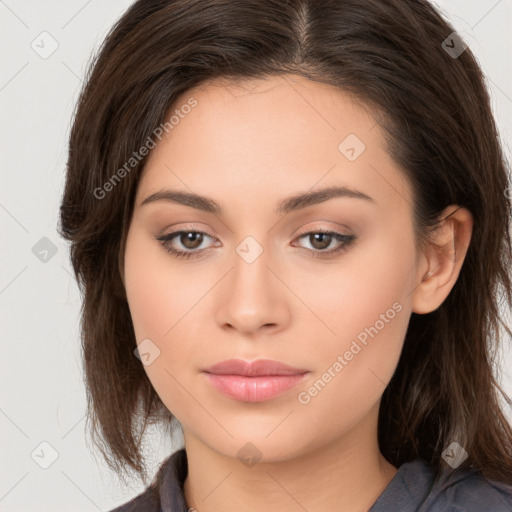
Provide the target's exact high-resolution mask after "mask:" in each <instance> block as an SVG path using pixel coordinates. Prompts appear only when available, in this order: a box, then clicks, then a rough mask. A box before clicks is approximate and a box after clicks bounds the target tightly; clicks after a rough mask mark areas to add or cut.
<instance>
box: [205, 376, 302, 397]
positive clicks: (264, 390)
mask: <svg viewBox="0 0 512 512" xmlns="http://www.w3.org/2000/svg"><path fill="white" fill-rule="evenodd" d="M204 374H205V375H206V376H207V378H208V380H209V381H210V383H211V384H212V385H213V386H214V387H215V388H216V389H218V390H219V391H221V392H222V393H224V394H225V395H227V396H229V397H231V398H234V399H236V400H241V401H243V402H264V401H265V400H270V399H271V398H274V397H276V396H278V395H280V394H282V393H284V392H285V391H287V390H288V389H291V388H293V387H294V386H296V385H297V384H298V383H299V382H301V381H302V380H304V377H305V376H306V375H307V373H301V374H295V375H261V376H259V377H244V376H242V375H218V374H214V373H207V372H204Z"/></svg>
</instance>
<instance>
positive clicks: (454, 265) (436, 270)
mask: <svg viewBox="0 0 512 512" xmlns="http://www.w3.org/2000/svg"><path fill="white" fill-rule="evenodd" d="M440 218H441V220H440V223H439V225H438V226H437V227H436V228H435V229H434V230H433V231H432V233H431V235H430V242H429V243H428V245H427V247H426V249H425V250H424V253H423V254H422V265H421V266H419V271H418V281H419V285H418V286H416V288H415V290H414V294H413V302H412V311H413V312H414V313H418V314H425V313H430V312H432V311H435V310H436V309H437V308H438V307H439V306H440V305H441V304H442V303H443V302H444V300H445V299H446V297H447V296H448V294H449V293H450V291H451V290H452V288H453V286H454V285H455V283H456V281H457V278H458V277H459V273H460V270H461V268H462V264H463V262H464V258H465V257H466V254H467V250H468V247H469V243H470V241H471V233H472V229H473V216H472V215H471V213H470V212H469V210H467V209H466V208H462V207H457V206H454V205H452V206H449V207H448V208H446V209H445V210H444V211H443V213H442V215H441V217H440ZM420 267H421V268H420ZM425 267H426V269H427V270H426V271H425Z"/></svg>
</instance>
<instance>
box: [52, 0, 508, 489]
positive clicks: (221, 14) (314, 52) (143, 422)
mask: <svg viewBox="0 0 512 512" xmlns="http://www.w3.org/2000/svg"><path fill="white" fill-rule="evenodd" d="M452 32H454V29H453V27H452V26H451V25H450V24H449V23H447V21H445V20H444V19H443V17H442V16H441V15H440V14H439V13H438V12H437V11H436V10H435V9H434V8H433V6H432V5H431V4H430V3H428V2H427V1H426V0H139V1H137V2H135V3H134V4H133V5H132V6H131V7H130V8H129V9H128V11H127V12H126V13H125V14H124V15H123V16H122V17H121V18H120V20H119V21H118V22H117V23H116V25H115V26H114V27H113V28H112V30H111V32H110V33H109V35H108V36H107V38H106V40H105V41H104V43H103V46H102V48H101V49H100V51H99V52H98V54H97V56H96V58H95V60H94V61H93V63H92V64H91V67H90V69H89V74H88V76H87V79H86V82H85V85H84V87H83V90H82V92H81V96H80V99H79V102H78V105H77V109H76V112H75V116H74V122H73V126H72V130H71V134H70V140H69V159H68V162H67V175H66V185H65V190H64V194H63V199H62V205H61V209H60V213H61V217H60V226H59V230H60V233H61V235H62V236H63V237H65V238H66V239H67V240H69V241H70V242H71V260H72V264H73V268H74V271H75V274H76V277H77V280H78V282H79V285H80V289H81V291H82V293H83V307H82V317H81V336H82V351H83V360H84V366H85V380H86V386H87V394H88V417H89V419H90V420H91V421H92V433H93V437H95V441H96V443H97V445H98V447H99V448H100V449H101V452H102V454H103V455H104V456H105V458H106V461H107V463H108V464H109V467H111V468H112V469H114V470H116V471H117V472H118V473H121V472H122V471H131V470H135V471H136V472H137V473H138V474H139V476H141V478H143V479H145V478H146V469H145V467H146V466H145V459H144V457H143V455H142V453H141V449H140V446H141V445H140V443H141V441H142V439H143V436H144V432H145V429H146V426H147V425H148V424H150V423H152V422H155V424H158V422H161V424H163V425H164V426H166V427H168V428H169V429H170V431H171V430H172V426H171V425H173V424H176V419H175V418H174V417H173V416H172V414H171V413H170V412H169V411H167V409H166V408H165V406H164V404H163V403H162V402H161V400H160V399H159V397H158V395H157V394H156V392H155V390H154V389H153V387H152V385H151V383H150V381H149V379H148V377H147V375H146V373H145V371H144V368H143V365H142V364H141V362H140V361H139V359H137V358H136V357H135V356H134V349H135V347H136V341H135V335H134V330H133V324H132V320H131V317H130V312H129V309H128V304H127V300H126V295H125V291H124V286H123V282H122V280H121V275H122V269H123V259H124V245H125V239H126V233H127V230H128V227H129V223H130V220H131V215H132V212H133V201H134V197H135V192H136V189H137V184H138V181H139V178H140V174H141V171H142V169H143V167H144V162H145V158H143V159H141V161H140V163H139V164H138V165H136V166H135V167H134V168H133V169H130V171H129V172H126V173H124V174H125V175H124V176H123V177H122V179H119V180H118V181H116V183H115V187H113V188H114V190H111V191H110V192H109V193H107V194H103V193H102V197H101V198H99V197H98V192H97V191H98V190H100V188H101V187H103V186H104V184H105V183H106V182H108V181H109V180H111V179H112V176H113V175H114V174H115V173H116V172H117V170H118V169H121V168H122V167H123V166H125V164H126V162H127V161H128V160H129V159H130V157H131V156H132V155H133V153H134V152H136V151H137V150H138V149H139V148H140V147H141V146H143V144H144V142H145V141H146V140H147V139H148V137H151V136H152V133H153V132H154V130H155V128H157V127H158V126H159V125H161V124H162V123H164V122H165V121H166V119H167V118H166V116H167V115H168V112H169V109H170V108H171V107H172V106H173V105H175V102H176V100H177V98H178V97H180V96H181V95H182V94H183V93H185V92H186V91H188V90H189V89H191V88H193V87H195V86H198V85H199V84H201V83H203V82H206V81H209V80H214V79H226V80H228V81H233V82H242V81H244V80H250V79H251V78H265V77H268V76H272V75H276V74H284V73H293V74H297V75H301V76H303V77H306V78H308V79H310V80H313V81H316V82H318V83H325V84H330V85H333V86H336V87H338V88H339V90H340V91H342V92H344V93H346V94H350V95H351V96H352V97H354V98H357V99H358V100H359V101H360V103H361V104H362V105H365V106H368V107H370V108H371V109H372V111H374V112H375V113H377V112H378V113H379V117H380V121H379V122H380V124H381V127H382V129H383V133H384V134H385V136H386V140H387V144H388V151H389V153H390V155H391V156H392V157H393V158H394V160H395V161H396V163H397V164H398V165H399V166H400V167H401V168H402V169H403V170H404V172H405V173H406V175H407V176H408V178H409V179H410V183H411V184H412V188H413V191H414V197H415V204H414V215H415V221H416V223H417V225H418V226H420V228H421V233H422V236H421V240H422V241H424V240H425V239H426V238H425V237H427V236H428V232H429V229H432V228H433V227H435V225H436V223H438V222H439V216H440V213H441V212H442V210H443V209H444V208H445V207H447V206H449V205H452V204H455V205H460V206H464V207H466V208H468V209H469V211H470V212H471V213H472V214H473V216H474V221H475V224H474V229H473V236H472V241H471V244H470V247H469V250H468V253H467V256H466V260H465V262H464V264H463V266H462V270H461V273H460V275H459V278H458V281H457V282H456V284H455V286H454V288H453V289H452V291H451V293H450V294H449V296H448V297H447V299H446V300H445V301H444V303H443V304H442V305H441V306H440V307H439V308H438V309H437V310H436V311H434V312H432V313H429V314H425V315H417V314H414V313H413V314H412V316H411V319H410V324H409V327H408V331H407V334H406V339H405V344H404V348H403V352H402V355H401V358H400V361H399V364H398V367H397V369H396V372H395V373H394V375H393V377H392V379H391V382H390V383H389V385H388V386H387V388H386V390H385V391H384V395H383V397H382V402H381V408H380V415H379V427H378V437H379V443H380V449H381V451H382V453H383V454H384V456H385V457H386V458H387V460H389V461H390V462H391V463H392V464H394V465H395V466H399V465H401V464H402V463H404V462H406V461H409V460H412V459H414V458H416V457H422V458H424V459H425V460H426V461H427V462H429V463H431V464H433V465H434V466H435V468H436V470H438V474H439V470H440V469H441V468H442V467H443V466H444V462H443V460H442V458H441V453H442V451H443V450H444V449H445V448H446V447H447V446H448V445H449V444H450V443H451V442H452V441H457V442H458V443H459V444H460V445H461V446H463V447H464V448H465V450H466V451H467V452H468V454H469V457H468V459H467V460H466V461H465V462H464V463H463V464H462V466H460V469H473V470H475V471H480V472H481V473H482V474H483V475H484V476H486V477H488V478H491V479H494V480H498V481H505V482H510V481H511V479H512V429H511V426H510V424H509V423H508V422H507V419H506V417H505V416H504V414H503V411H502V409H500V402H499V401H500V399H501V398H503V399H505V402H506V403H507V404H508V405H510V404H511V401H510V399H509V398H508V397H507V396H506V395H505V393H504V392H503V390H502V389H501V388H500V387H499V385H498V382H497V380H496V378H495V376H494V374H493V371H496V370H497V368H495V364H496V354H497V352H496V347H497V346H498V341H499V340H500V339H501V340H502V339H503V337H504V336H503V335H504V331H506V333H507V339H508V336H510V330H509V329H508V327H507V326H506V324H505V322H503V321H502V319H501V318H500V308H501V307H508V308H509V307H510V305H511V276H510V273H509V268H510V264H511V261H512V260H511V240H510V232H509V223H510V200H509V198H508V196H507V194H506V190H508V174H507V171H508V164H507V162H506V160H505V157H504V155H503V152H502V148H501V146H500V143H499V137H498V132H497V128H496V125H495V121H494V119H493V116H492V111H491V107H490V101H489V96H488V93H487V91H486V88H485V81H484V77H483V75H482V71H481V70H480V68H479V66H478V64H477V62H476V60H475V57H474V56H473V54H472V53H471V51H470V49H469V48H468V49H466V50H465V51H463V52H462V53H461V54H460V55H459V56H454V55H453V54H450V53H449V52H448V51H447V48H446V45H444V46H443V41H445V40H446V39H447V38H449V36H450V35H451V34H452ZM452 37H455V36H453V35H452ZM448 40H449V41H450V45H449V46H450V47H453V46H454V45H455V44H456V43H457V44H460V41H458V40H454V39H451V40H450V39H448ZM454 41H456V43H455V42H454ZM125 169H126V167H125ZM103 190H104V189H103ZM95 191H96V192H95Z"/></svg>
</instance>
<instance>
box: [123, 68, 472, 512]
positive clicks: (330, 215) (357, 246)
mask: <svg viewBox="0 0 512 512" xmlns="http://www.w3.org/2000/svg"><path fill="white" fill-rule="evenodd" d="M190 97H193V98H195V99H196V100H197V102H198V104H197V106H196V107H195V108H194V109H192V111H191V112H190V113H188V114H187V115H186V116H184V117H183V118H182V119H180V121H179V124H177V125H176V126H175V127H174V128H173V130H172V131H171V132H170V134H169V135H168V136H166V137H165V138H163V139H162V141H161V142H159V144H158V145H157V147H156V148H155V149H154V150H153V151H152V152H151V154H150V156H149V159H148V161H147V164H146V166H145V169H144V171H143V174H142V177H141V181H140V183H139V186H138V190H137V194H136V199H135V208H134V213H133V217H132V220H131V224H130V229H129V233H128V237H127V242H126V252H125V260H124V264H125V266H124V276H123V277H124V282H125V287H126V292H127V298H128V303H129V306H130V312H131V315H132V319H133V324H134V329H135V334H136V340H137V343H138V344H140V343H141V342H142V340H144V339H146V338H149V339H150V340H152V342H153V343H154V344H155V345H156V346H158V348H159V349H160V351H161V353H160V356H159V357H158V358H157V359H155V361H154V362H153V363H152V364H151V365H149V366H145V370H146V372H147V375H148V377H149V379H150V381H151V383H152V384H153V386H154V388H155V390H156V392H157V393H158V395H159V396H160V398H161V399H162V401H163V402H164V403H165V405H166V407H167V408H168V409H169V410H170V411H171V412H172V413H173V414H174V415H175V416H176V417H177V418H178V420H179V421H180V423H181V425H182V427H183V434H184V440H185V447H186V451H187V457H188V464H189V472H188V476H187V479H186V481H185V486H184V490H185V498H186V501H187V504H188V506H189V507H194V508H195V509H197V510H198V511H199V512H217V511H218V510H223V511H224V512H234V511H237V512H244V511H251V512H255V511H261V510H269V511H270V510H285V511H295V510H296V511H301V510H307V511H308V512H320V511H322V512H323V511H325V510H344V511H349V512H364V511H367V510H368V509H369V508H370V507H371V505H372V504H373V503H374V502H375V500H376V499H377V498H378V496H379V495H380V494H381V493H382V492H383V490H384V489H385V487H386V486H387V485H388V484H389V482H390V481H391V479H392V478H393V476H394V475H395V474H396V471H397V468H395V467H394V466H393V465H391V464H390V463H389V462H387V461H386V459H385V458H384V457H383V456H382V454H381V452H380V449H379V446H378V443H377V417H378V412H379V406H380V400H381V396H382V393H383V391H384V389H385V387H386V385H387V383H388V382H389V380H390V379H391V377H392V375H393V372H394V370H395V368H396V365H397V363H398V359H399V356H400V352H401V349H402V345H403V341H404V337H405V333H406V329H407V324H408V321H409V317H410V315H411V313H413V312H415V313H418V314H423V313H428V312H430V311H433V310H435V309H436V308H437V307H439V305H440V304H441V303H442V302H443V301H444V299H445V298H446V297H447V295H448V294H449V292H450V290H451V289H452V287H453V285H454V284H455V282H456V280H457V277H458V275H459V272H460V268H461V266H462V262H463V260H464V257H465V255H466V251H467V248H468V245H469V242H470V238H471V231H472V226H473V219H472V217H471V214H470V213H469V212H468V211H467V210H466V209H464V208H458V206H457V205H451V206H450V207H448V208H447V209H446V210H445V211H444V212H443V217H446V216H447V215H450V214H451V215H450V216H449V217H448V218H447V219H446V220H445V221H444V223H443V224H442V227H441V228H440V229H438V230H437V231H436V232H435V234H434V235H433V236H434V240H433V243H432V244H430V245H428V246H427V247H426V248H424V249H420V247H419V245H418V244H417V240H416V236H415V231H414V225H413V216H412V204H413V201H414V198H413V195H412V189H411V186H410V183H409V181H408V179H407V178H406V175H405V174H404V172H403V171H402V170H401V169H400V168H399V167H398V166H397V164H396V163H395V162H394V161H393V160H392V159H391V157H390V156H389V155H388V154H387V152H386V146H385V142H384V135H383V131H382V129H381V127H380V125H379V124H378V123H377V121H376V117H375V116H372V115H371V111H370V110H368V109H363V108H362V107H361V106H360V105H358V104H356V103H354V102H353V101H351V100H350V99H349V97H348V96H346V95H345V94H344V93H343V92H342V91H340V90H338V89H335V88H333V87H330V86H327V85H322V84H318V83H315V82H311V81H308V80H306V79H304V78H301V77H298V76H295V75H281V76H276V77H272V78H268V79H266V80H255V81H251V82H247V83H246V84H245V86H240V85H234V84H229V83H225V82H220V81H218V82H212V83H209V84H206V85H205V86H203V87H200V88H196V89H193V90H190V91H187V93H186V94H184V95H183V98H182V101H181V102H180V101H178V102H177V103H176V106H175V108H179V105H180V104H185V103H186V101H187V99H188V98H190ZM349 134H355V135H356V136H357V138H358V139H359V140H361V141H362V142H363V143H364V145H365V149H364V151H363V152H362V153H361V154H360V155H359V156H357V158H356V159H355V160H353V161H350V160H349V159H348V158H347V156H346V155H345V154H344V153H343V151H340V149H339V145H340V143H341V142H342V141H343V140H344V139H345V138H346V137H347V136H348V135H349ZM332 186H338V187H345V188H347V189H350V190H353V191H358V192H360V193H362V194H364V195H366V196H368V197H369V198H370V199H364V198H360V197H347V196H341V197H334V198H331V199H328V200H325V201H322V202H318V203H316V204H313V205H309V206H307V207H305V208H302V209H298V210H293V211H289V212H288V213H285V214H283V213H280V214H277V213H276V212H275V210H276V208H277V206H278V204H280V203H281V202H282V201H283V200H285V199H287V198H289V197H291V196H296V195H298V194H304V193H311V192H315V191H318V190H320V189H323V188H327V187H332ZM170 189H172V190H178V191H182V192H186V193H194V194H198V195H201V196H206V197H208V198H210V199H211V200H213V201H215V202H216V203H218V205H220V207H221V208H222V213H221V214H215V213H211V212H206V211H202V210H200V209H197V208H194V207H192V206H189V205H183V204H179V203H177V202H173V201H170V200H159V201H153V202H149V203H147V204H145V205H142V206H141V203H142V201H143V200H144V199H145V198H147V197H148V196H150V195H151V194H153V193H155V192H159V191H162V190H170ZM179 230H184V231H186V232H189V231H192V232H198V231H199V232H204V233H206V235H207V236H203V239H202V242H200V243H199V242H195V243H192V242H190V241H189V242H188V244H187V238H186V237H185V236H182V237H180V235H177V236H175V237H174V239H173V241H172V242H169V241H168V242H167V244H166V245H167V247H169V246H172V247H173V248H175V249H177V250H180V251H185V252H195V253H196V254H197V255H199V256H198V257H195V258H194V257H191V258H189V259H179V258H177V257H176V256H174V255H173V254H171V253H169V252H168V250H167V248H166V247H164V246H163V245H162V243H161V241H159V240H157V239H156V238H155V237H157V236H162V235H165V234H169V233H172V232H175V231H179ZM319 230H320V231H331V232H335V233H339V234H341V235H346V236H354V237H355V240H354V241H353V242H352V243H351V244H349V245H346V246H344V247H343V249H342V250H341V251H340V252H337V253H333V254H331V255H324V256H323V257H314V255H313V253H317V255H319V256H322V253H325V252H327V251H329V250H331V249H335V248H337V247H340V246H343V243H340V242H338V241H337V240H336V238H334V237H332V238H331V241H330V242H329V239H327V241H324V242H322V243H323V246H322V243H321V242H319V241H316V243H315V239H314V238H313V236H303V235H304V234H305V233H318V231H319ZM248 236H251V237H252V238H253V239H254V240H255V241H256V242H257V244H258V246H259V247H261V249H262V250H263V252H262V253H261V254H260V255H259V257H257V258H256V259H255V261H253V262H251V263H248V262H247V261H246V260H244V258H242V257H241V256H240V255H239V253H238V252H237V251H236V249H237V247H239V246H240V244H241V243H242V242H243V241H244V240H245V239H246V237H248ZM323 247H324V248H323ZM325 247H326V248H325ZM251 250H253V249H251ZM394 303H398V304H399V305H401V310H400V312H399V313H396V315H394V317H393V319H392V320H389V321H388V322H386V323H385V326H384V327H383V328H382V329H380V330H379V332H378V334H377V335H376V336H375V337H374V338H371V339H369V341H368V343H367V345H366V346H364V348H363V349H362V350H361V351H360V352H359V353H357V355H355V356H354V357H353V358H352V359H351V360H350V361H349V362H348V364H347V365H346V366H344V368H343V370H342V371H341V372H339V373H338V374H337V375H336V377H334V378H332V379H331V381H330V382H329V383H328V384H327V385H326V386H325V387H324V388H323V389H322V390H321V392H319V393H318V394H317V395H316V396H314V397H313V398H312V399H311V401H310V402H309V403H307V404H301V403H300V402H299V401H298V399H297V396H298V393H299V392H300V391H304V390H306V391H307V390H308V388H309V387H310V386H312V385H313V384H314V383H315V382H316V381H318V379H320V378H321V377H322V374H324V372H325V371H326V370H327V368H329V367H332V365H333V363H334V362H335V361H336V358H337V356H338V355H340V354H344V353H345V352H346V351H347V350H348V349H349V347H350V344H351V343H352V341H353V340H354V339H356V337H357V335H358V334H359V333H361V332H362V331H364V329H365V328H368V327H370V326H374V325H376V321H377V320H379V318H381V317H380V315H382V314H384V313H385V312H386V311H387V310H389V309H390V308H391V307H392V304H394ZM231 358H241V359H245V360H247V361H249V360H254V359H259V358H268V359H274V360H277V361H281V362H284V363H286V364H289V365H291V366H295V367H299V368H307V369H308V370H309V372H310V373H309V374H308V376H307V380H306V381H305V382H304V383H301V385H300V386H299V387H298V388H293V389H291V390H289V391H286V392H285V393H284V394H282V395H280V396H277V397H275V398H273V399H271V400H268V401H264V402H260V403H250V402H243V401H238V400H234V399H232V398H230V397H227V396H225V395H223V394H221V393H220V392H219V391H217V390H216V389H214V388H213V387H212V386H211V385H210V384H209V383H208V382H207V380H206V379H205V377H204V374H202V372H201V369H202V368H205V367H207V366H210V365H213V364H215V363H218V362H220V361H224V360H226V359H231ZM249 442H250V443H252V444H253V445H255V446H256V447H257V449H258V450H259V452H260V453H261V459H260V460H259V461H258V462H257V463H256V464H255V465H253V466H251V467H249V466H246V465H245V464H243V463H242V462H241V460H240V459H239V457H237V453H238V451H239V450H240V449H241V448H242V447H243V446H244V445H246V443H249Z"/></svg>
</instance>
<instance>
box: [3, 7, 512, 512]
mask: <svg viewBox="0 0 512 512" xmlns="http://www.w3.org/2000/svg"><path fill="white" fill-rule="evenodd" d="M130 3H131V1H130V0H109V1H100V0H89V1H86V0H68V1H63V0H61V1H58V0H51V1H50V0H45V1H44V2H42V1H36V0H6V1H5V2H4V1H1V0H0V23H1V29H0V42H1V45H2V60H1V68H0V110H1V120H2V122H1V125H0V126H1V128H0V129H1V136H0V141H1V160H2V187H1V189H0V190H1V193H0V224H1V229H2V238H3V242H2V253H1V254H2V264H1V266H0V307H1V311H2V322H1V324H0V325H1V335H2V357H1V390H2V391H1V395H0V432H1V435H2V444H1V453H0V461H1V473H0V510H1V511H3V512H14V511H20V512H21V511H23V512H30V511H52V512H58V511H69V510H73V511H76V512H79V511H96V510H100V511H108V510H110V509H111V508H113V507H114V506H116V505H119V504H121V503H124V502H126V501H128V499H130V498H131V497H133V496H135V495H136V494H138V493H139V492H141V491H142V490H143V485H142V483H141V482H138V481H133V483H132V485H131V486H130V487H122V486H121V485H120V484H118V482H117V480H116V476H115V475H114V474H112V473H110V472H108V471H107V470H106V469H105V467H104V464H103V463H102V460H101V458H100V457H99V456H97V457H96V458H95V456H94V455H93V453H92V450H91V449H90V447H89V446H88V444H86V437H85V430H84V427H85V417H84V413H85V392H84V385H83V382H82V371H81V362H80V357H79V333H78V319H79V311H80V297H79V293H78V288H77V285H76V283H75V281H74V279H73V277H72V272H71V266H70V263H69V258H68V248H67V244H66V243H65V242H64V241H63V240H61V239H60V238H59V236H58V235H57V233H56V226H57V222H58V207H59V203H60V199H61V194H62V190H63V184H64V169H65V163H66V159H67V153H66V152H67V137H68V133H69V126H70V119H71V115H72V112H73V108H74V105H75V102H76V99H77V94H78V92H79V89H80V87H81V85H82V77H83V76H84V71H85V69H86V66H87V63H88V61H89V59H90V56H91V54H92V52H93V51H94V50H96V49H97V48H98V45H99V44H100V42H101V41H102V39H103V38H104V37H105V35H106V34H107V31H108V29H109V28H110V27H111V26H112V24H113V23H114V22H115V20H116V19H117V18H118V17H119V16H120V15H121V14H122V13H123V12H124V11H125V10H126V8H127V7H128V6H129V5H130ZM436 4H437V5H438V6H440V7H441V8H442V9H443V10H444V12H445V13H446V15H447V16H448V17H449V18H450V19H451V21H452V23H453V24H454V26H455V28H456V30H457V31H458V32H459V33H460V34H461V35H462V37H463V38H464V39H465V40H466V41H467V42H468V43H469V46H470V47H471V49H472V50H473V52H474V53H475V54H476V56H477V58H478V60H479V62H480V64H481V66H482V68H483V70H484V73H485V75H486V77H487V81H488V86H489V88H490V91H491V96H492V101H493V108H494V111H495V115H496V118H497V121H498V125H499V128H500V132H501V137H502V139H503V142H504V144H505V151H506V154H507V157H508V158H509V160H510V145H509V144H508V143H507V141H510V140H511V134H512V58H511V57H512V35H511V32H512V31H511V30H510V28H511V27H512V0H499V1H498V0H457V1H455V0H450V1H448V0H439V1H437V2H436ZM43 31H47V32H49V33H50V34H51V36H52V37H53V38H54V39H55V40H56V41H57V42H58V48H57V50H56V51H55V52H54V53H53V54H52V55H51V56H49V57H48V58H47V59H43V58H41V57H40V56H39V55H38V54H37V53H36V52H35V51H34V50H33V49H32V48H31V43H32V41H34V40H36V42H37V41H38V40H39V39H37V38H38V36H39V35H40V34H41V32H43ZM440 43H441V42H440ZM47 48H48V46H47ZM42 237H47V238H49V239H50V240H51V242H52V243H53V244H55V246H56V248H57V253H56V254H55V255H54V256H53V257H52V258H51V259H49V261H47V262H46V263H43V262H41V261H40V260H39V259H38V258H37V257H36V256H35V255H34V254H33V252H32V247H33V246H34V245H35V244H36V243H37V242H38V241H39V240H40V239H41V238H42ZM511 359H512V358H511V353H510V352H509V353H508V354H507V355H506V360H507V361H508V366H509V367H511V366H512V365H511V364H510V361H511ZM503 367H504V368H505V366H503ZM503 382H504V383H505V386H506V390H507V392H508V393H512V378H511V376H510V374H508V376H507V375H505V376H504V378H503ZM506 414H507V416H508V417H512V411H510V409H507V410H506ZM43 441H46V442H48V443H50V445H51V446H52V447H53V448H54V449H55V450H56V451H57V453H58V458H57V459H56V461H55V462H54V463H53V464H52V465H51V466H50V467H49V468H48V469H42V468H41V467H39V465H38V464H36V463H35V462H34V460H33V459H32V457H31V453H32V452H33V450H34V449H35V448H36V447H38V446H39V444H40V443H41V442H43ZM180 442H181V441H180ZM153 446H154V450H153V453H152V456H151V458H150V460H151V461H152V467H153V468H154V471H155V470H156V469H157V467H158V466H159V464H160V462H161V460H162V459H163V458H164V457H165V456H166V455H167V454H169V453H170V452H171V451H172V450H174V449H175V448H177V447H178V446H179V443H178V445H177V446H171V444H170V442H169V440H166V439H161V438H160V436H158V435H157V434H155V435H154V436H153ZM45 453H46V454H48V453H50V450H49V449H46V450H45Z"/></svg>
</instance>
